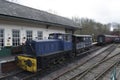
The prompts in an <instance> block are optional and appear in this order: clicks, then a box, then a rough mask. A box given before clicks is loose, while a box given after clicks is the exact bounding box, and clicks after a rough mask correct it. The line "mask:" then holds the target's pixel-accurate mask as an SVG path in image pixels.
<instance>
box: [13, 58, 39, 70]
mask: <svg viewBox="0 0 120 80" xmlns="http://www.w3.org/2000/svg"><path fill="white" fill-rule="evenodd" d="M15 59H16V63H17V65H18V66H19V67H20V68H22V69H24V70H27V71H30V72H37V60H36V58H32V57H29V56H17V57H16V58H15Z"/></svg>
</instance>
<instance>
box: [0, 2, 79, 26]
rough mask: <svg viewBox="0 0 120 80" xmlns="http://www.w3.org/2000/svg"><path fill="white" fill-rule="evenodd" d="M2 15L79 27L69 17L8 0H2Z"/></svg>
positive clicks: (0, 3) (0, 10)
mask: <svg viewBox="0 0 120 80" xmlns="http://www.w3.org/2000/svg"><path fill="white" fill-rule="evenodd" d="M0 15H4V16H11V17H16V18H24V19H30V20H35V21H40V22H44V23H49V24H56V25H63V26H67V27H72V28H78V26H77V25H76V24H75V23H74V22H73V21H72V20H70V19H68V18H65V17H61V16H58V15H54V14H51V13H48V12H45V11H41V10H37V9H33V8H30V7H26V6H22V5H19V4H16V3H12V2H8V1H6V0H0Z"/></svg>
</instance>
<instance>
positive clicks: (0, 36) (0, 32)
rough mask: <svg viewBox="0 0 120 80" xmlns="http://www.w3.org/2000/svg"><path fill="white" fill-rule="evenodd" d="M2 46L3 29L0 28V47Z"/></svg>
mask: <svg viewBox="0 0 120 80" xmlns="http://www.w3.org/2000/svg"><path fill="white" fill-rule="evenodd" d="M3 46H4V30H3V29H0V48H1V47H3Z"/></svg>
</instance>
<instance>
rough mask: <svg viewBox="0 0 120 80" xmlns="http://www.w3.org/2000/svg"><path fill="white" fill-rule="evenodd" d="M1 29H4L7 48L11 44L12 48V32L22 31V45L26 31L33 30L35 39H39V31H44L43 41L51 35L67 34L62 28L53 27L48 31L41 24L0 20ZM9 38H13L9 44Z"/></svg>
mask: <svg viewBox="0 0 120 80" xmlns="http://www.w3.org/2000/svg"><path fill="white" fill-rule="evenodd" d="M0 29H4V31H5V35H4V36H5V39H4V42H5V43H4V44H5V46H8V43H9V44H10V45H9V46H12V30H13V29H17V30H20V38H21V40H20V43H22V42H23V37H26V30H32V31H33V39H35V37H37V31H42V32H43V39H47V38H48V35H49V33H54V32H57V33H65V29H64V28H63V27H62V28H61V27H53V26H50V27H49V28H48V29H47V28H46V26H45V25H40V24H35V23H33V24H32V23H21V22H16V21H14V22H13V21H3V20H0ZM8 37H11V39H10V40H9V41H10V42H8Z"/></svg>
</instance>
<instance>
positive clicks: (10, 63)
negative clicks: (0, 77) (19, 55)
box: [0, 56, 17, 74]
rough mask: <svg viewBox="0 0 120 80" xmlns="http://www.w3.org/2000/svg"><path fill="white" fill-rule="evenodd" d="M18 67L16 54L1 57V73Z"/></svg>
mask: <svg viewBox="0 0 120 80" xmlns="http://www.w3.org/2000/svg"><path fill="white" fill-rule="evenodd" d="M15 69H17V65H16V63H15V56H7V57H0V74H3V73H7V72H11V71H13V70H15Z"/></svg>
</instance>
